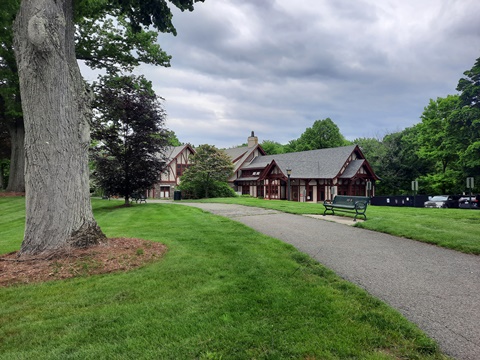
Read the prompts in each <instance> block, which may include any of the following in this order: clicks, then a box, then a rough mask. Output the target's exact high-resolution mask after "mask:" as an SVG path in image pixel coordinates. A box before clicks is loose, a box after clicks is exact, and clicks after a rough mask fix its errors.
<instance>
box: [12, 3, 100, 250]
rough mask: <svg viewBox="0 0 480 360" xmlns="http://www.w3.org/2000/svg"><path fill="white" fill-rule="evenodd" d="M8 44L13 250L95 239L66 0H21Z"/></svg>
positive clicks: (84, 108)
mask: <svg viewBox="0 0 480 360" xmlns="http://www.w3.org/2000/svg"><path fill="white" fill-rule="evenodd" d="M14 49H15V55H16V60H17V66H18V72H19V78H20V93H21V96H22V108H23V116H24V124H25V190H26V223H25V235H24V239H23V243H22V247H21V250H20V254H21V255H34V254H40V253H48V252H53V251H57V250H61V249H63V248H67V247H69V246H74V247H87V246H90V245H93V244H96V243H98V241H99V239H101V238H104V237H105V236H104V235H103V233H102V232H101V230H100V228H99V227H98V225H97V223H96V222H95V219H94V218H93V212H92V208H91V204H90V195H89V181H88V180H89V170H88V147H89V144H90V126H89V121H90V119H91V117H90V116H91V112H90V106H89V105H90V99H89V96H88V94H87V91H86V86H85V83H84V81H83V79H82V77H81V74H80V69H79V67H78V64H77V61H76V59H75V44H74V24H73V0H22V2H21V6H20V10H19V13H18V14H17V17H16V20H15V23H14Z"/></svg>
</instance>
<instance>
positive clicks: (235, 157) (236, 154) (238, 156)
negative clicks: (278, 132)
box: [222, 144, 265, 172]
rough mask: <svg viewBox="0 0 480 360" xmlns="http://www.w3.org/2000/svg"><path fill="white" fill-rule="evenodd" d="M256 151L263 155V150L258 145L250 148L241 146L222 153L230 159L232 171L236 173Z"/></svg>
mask: <svg viewBox="0 0 480 360" xmlns="http://www.w3.org/2000/svg"><path fill="white" fill-rule="evenodd" d="M257 149H258V151H259V152H260V153H261V154H262V155H265V150H263V148H262V147H261V146H260V145H258V144H257V145H255V146H252V147H247V146H241V147H237V148H231V149H224V150H222V151H223V152H225V153H226V154H227V156H228V157H230V159H232V163H233V165H234V169H233V171H234V172H236V171H237V170H238V169H239V168H241V167H242V168H243V167H244V166H243V165H244V164H245V161H246V160H247V159H248V157H249V156H250V155H251V154H252V153H253V152H254V151H255V150H257ZM259 157H263V156H259Z"/></svg>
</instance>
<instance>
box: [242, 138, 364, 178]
mask: <svg viewBox="0 0 480 360" xmlns="http://www.w3.org/2000/svg"><path fill="white" fill-rule="evenodd" d="M356 148H357V146H356V145H350V146H343V147H337V148H329V149H319V150H310V151H302V152H296V153H287V154H277V155H268V156H261V157H258V158H256V159H255V160H253V161H252V162H251V163H250V164H249V165H247V166H244V167H243V168H242V169H260V168H265V167H267V165H268V164H270V163H271V162H272V161H274V160H275V163H276V165H277V166H278V167H279V169H280V170H281V171H282V172H283V173H284V174H286V173H287V169H291V170H292V174H291V177H292V178H296V179H318V178H323V179H333V178H335V177H337V176H338V175H339V173H340V171H341V170H342V167H343V166H344V165H345V162H346V161H347V159H348V158H349V156H350V155H351V154H352V153H353V152H354V150H355V149H356ZM360 154H361V153H360ZM362 161H364V160H362ZM352 169H353V167H352ZM357 170H358V169H357Z"/></svg>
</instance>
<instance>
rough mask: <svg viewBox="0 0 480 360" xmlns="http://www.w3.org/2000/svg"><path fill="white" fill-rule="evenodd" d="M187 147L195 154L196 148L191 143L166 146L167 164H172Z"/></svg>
mask: <svg viewBox="0 0 480 360" xmlns="http://www.w3.org/2000/svg"><path fill="white" fill-rule="evenodd" d="M185 148H188V149H190V151H191V152H192V153H193V154H195V149H194V148H192V147H191V146H190V145H189V144H186V145H181V146H168V147H166V148H165V156H166V158H167V164H170V163H171V162H172V161H173V160H174V159H175V158H176V157H177V156H178V155H179V154H180V153H181V152H182V151H183V150H185Z"/></svg>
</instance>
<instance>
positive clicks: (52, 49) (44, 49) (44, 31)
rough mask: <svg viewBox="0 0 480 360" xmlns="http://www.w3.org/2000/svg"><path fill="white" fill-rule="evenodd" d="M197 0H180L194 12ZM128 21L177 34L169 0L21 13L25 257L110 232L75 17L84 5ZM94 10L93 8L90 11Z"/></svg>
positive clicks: (27, 5)
mask: <svg viewBox="0 0 480 360" xmlns="http://www.w3.org/2000/svg"><path fill="white" fill-rule="evenodd" d="M194 2H195V0H175V1H174V2H173V3H174V4H175V5H176V6H177V7H179V8H180V9H182V10H184V9H188V10H193V3H194ZM99 6H100V7H101V6H103V8H102V9H103V13H102V14H104V15H106V14H111V15H116V16H120V15H121V14H122V15H123V16H125V18H126V19H128V21H129V24H130V25H131V29H132V31H134V32H135V31H136V32H139V31H140V30H141V29H147V28H148V27H150V26H152V27H153V28H155V29H157V30H159V31H165V32H167V31H169V32H174V31H175V30H174V27H173V24H172V22H171V18H172V14H171V12H170V9H169V7H168V6H167V3H166V2H165V1H163V0H159V1H155V2H153V3H152V2H149V1H136V0H116V1H109V2H104V1H87V0H83V1H78V2H75V9H77V12H75V10H74V1H73V0H58V1H53V0H38V1H26V0H23V1H22V2H21V5H20V10H19V12H18V14H17V16H16V19H15V22H14V25H13V33H14V37H13V39H14V46H13V48H14V50H15V56H16V62H17V67H18V74H19V79H20V93H21V96H22V109H23V117H24V124H25V149H26V151H25V159H26V166H25V169H26V177H25V188H26V204H27V208H26V221H25V235H24V240H23V243H22V247H21V250H20V254H21V255H28V254H38V253H42V252H47V251H55V250H57V249H61V248H65V247H68V246H80V247H86V246H89V245H92V244H95V243H97V242H98V241H99V239H101V238H103V237H104V235H103V233H102V232H101V230H100V228H99V227H98V225H97V223H96V222H95V220H94V218H93V213H92V209H91V204H90V198H89V169H88V156H87V154H88V148H89V145H90V124H89V122H90V121H91V111H90V99H91V95H90V94H89V91H88V89H86V86H85V83H84V81H83V79H82V77H81V74H80V70H79V67H78V64H77V60H76V54H75V20H76V19H80V18H82V16H83V17H84V14H82V10H84V11H86V10H85V9H90V11H91V13H93V10H98V9H94V8H98V7H99ZM92 9H93V10H92Z"/></svg>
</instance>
